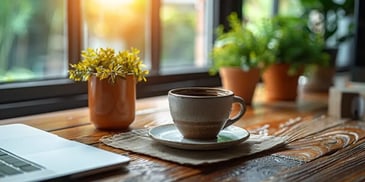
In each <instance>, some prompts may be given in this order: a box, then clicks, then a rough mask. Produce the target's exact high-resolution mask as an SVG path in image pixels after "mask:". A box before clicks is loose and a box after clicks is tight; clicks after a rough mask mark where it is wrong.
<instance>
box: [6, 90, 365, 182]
mask: <svg viewBox="0 0 365 182" xmlns="http://www.w3.org/2000/svg"><path fill="white" fill-rule="evenodd" d="M263 94H265V93H264V92H263V90H262V89H259V90H257V92H256V94H255V98H254V101H253V102H254V103H253V104H252V105H251V106H249V107H248V110H247V113H246V114H245V116H244V117H243V118H241V119H240V120H239V121H238V122H237V123H235V125H236V126H239V127H242V128H245V129H247V130H249V131H250V132H251V133H255V134H262V135H276V136H282V137H286V139H287V143H286V145H285V146H284V147H282V148H276V149H273V150H270V151H267V152H264V153H259V154H256V155H252V156H249V157H242V158H239V159H235V160H231V161H226V162H221V163H216V164H210V165H202V166H189V165H178V164H176V163H172V162H168V161H163V160H160V159H157V158H153V157H148V156H145V155H140V154H136V153H133V152H131V151H125V150H121V149H116V148H112V147H109V146H106V145H104V144H103V143H101V142H100V141H99V139H100V138H101V137H103V136H109V135H113V134H116V133H120V132H125V131H123V130H115V131H113V130H98V129H95V127H94V126H93V125H92V124H91V123H90V122H89V114H88V108H79V109H72V110H64V111H59V112H52V113H46V114H39V115H33V116H26V117H19V118H12V119H6V120H0V124H9V123H24V124H28V125H31V126H34V127H37V128H40V129H43V130H46V131H49V132H52V133H54V134H57V135H59V136H61V137H64V138H68V139H71V140H75V141H78V142H82V143H85V144H88V145H92V146H95V147H98V148H101V149H104V150H108V151H111V152H114V153H118V154H121V155H126V156H128V157H130V158H131V162H130V163H129V164H128V165H127V166H126V167H125V168H122V169H120V170H117V171H111V172H108V173H103V174H99V175H93V176H88V177H86V178H83V179H80V180H81V181H328V180H329V179H330V180H331V181H363V180H365V177H364V176H365V170H363V166H365V124H364V123H363V122H360V121H350V120H337V119H333V118H330V117H328V116H326V113H327V99H328V96H327V95H326V94H315V93H314V94H313V93H309V94H308V93H305V94H300V95H299V97H298V99H297V101H296V102H267V101H265V100H264V97H263ZM136 109H137V111H136V119H135V121H134V122H133V123H132V125H131V126H130V128H129V130H133V129H136V128H151V127H153V126H157V125H162V124H166V123H172V120H171V116H170V114H169V111H168V103H167V97H166V96H161V97H151V98H146V99H138V100H137V105H136Z"/></svg>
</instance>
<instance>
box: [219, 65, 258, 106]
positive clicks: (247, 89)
mask: <svg viewBox="0 0 365 182" xmlns="http://www.w3.org/2000/svg"><path fill="white" fill-rule="evenodd" d="M219 74H220V76H221V80H222V85H223V88H225V89H228V90H231V91H233V92H234V94H235V95H238V96H240V97H242V98H243V99H244V100H245V102H246V104H251V103H252V98H253V95H254V93H255V89H256V85H257V83H258V81H259V80H260V70H259V69H257V68H256V69H251V70H249V71H243V70H242V69H240V68H235V67H225V68H220V69H219Z"/></svg>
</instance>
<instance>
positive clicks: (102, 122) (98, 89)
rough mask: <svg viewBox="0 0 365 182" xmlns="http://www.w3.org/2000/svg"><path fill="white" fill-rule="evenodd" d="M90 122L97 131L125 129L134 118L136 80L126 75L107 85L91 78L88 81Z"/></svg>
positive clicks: (103, 81)
mask: <svg viewBox="0 0 365 182" xmlns="http://www.w3.org/2000/svg"><path fill="white" fill-rule="evenodd" d="M88 99H89V100H88V101H89V112H90V121H91V122H92V123H93V124H94V125H95V127H96V128H98V129H127V128H128V127H129V125H130V124H131V123H132V122H133V121H134V118H135V102H136V79H135V77H134V76H133V75H128V76H127V77H126V78H125V79H124V78H118V79H117V80H116V82H115V83H114V84H113V83H109V82H108V79H103V80H100V79H99V78H97V77H96V76H92V77H90V78H89V81H88Z"/></svg>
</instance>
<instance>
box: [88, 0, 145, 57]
mask: <svg viewBox="0 0 365 182" xmlns="http://www.w3.org/2000/svg"><path fill="white" fill-rule="evenodd" d="M148 2H150V1H146V0H84V1H82V10H83V11H82V12H83V20H84V21H83V23H84V24H83V34H84V48H88V47H90V48H100V47H111V48H114V49H115V50H117V51H120V50H125V49H130V48H131V47H134V48H138V49H139V50H141V54H140V56H141V58H142V59H144V61H145V62H146V61H147V60H148V58H147V56H148V55H147V54H146V50H148V49H149V48H148V47H147V44H146V34H147V33H149V32H147V30H148V29H149V27H147V24H148V20H149V14H148V13H149V11H148V7H149V4H148Z"/></svg>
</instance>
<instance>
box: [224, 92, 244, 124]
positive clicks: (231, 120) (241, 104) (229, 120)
mask: <svg viewBox="0 0 365 182" xmlns="http://www.w3.org/2000/svg"><path fill="white" fill-rule="evenodd" d="M233 103H238V104H240V112H239V113H238V114H237V115H235V116H234V117H233V118H229V119H228V120H227V121H226V124H225V125H224V127H223V128H226V127H228V126H230V125H232V124H233V123H235V122H236V121H238V120H239V119H240V118H241V117H242V116H243V115H244V114H245V112H246V102H245V101H244V100H243V99H242V98H241V97H239V96H233Z"/></svg>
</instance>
